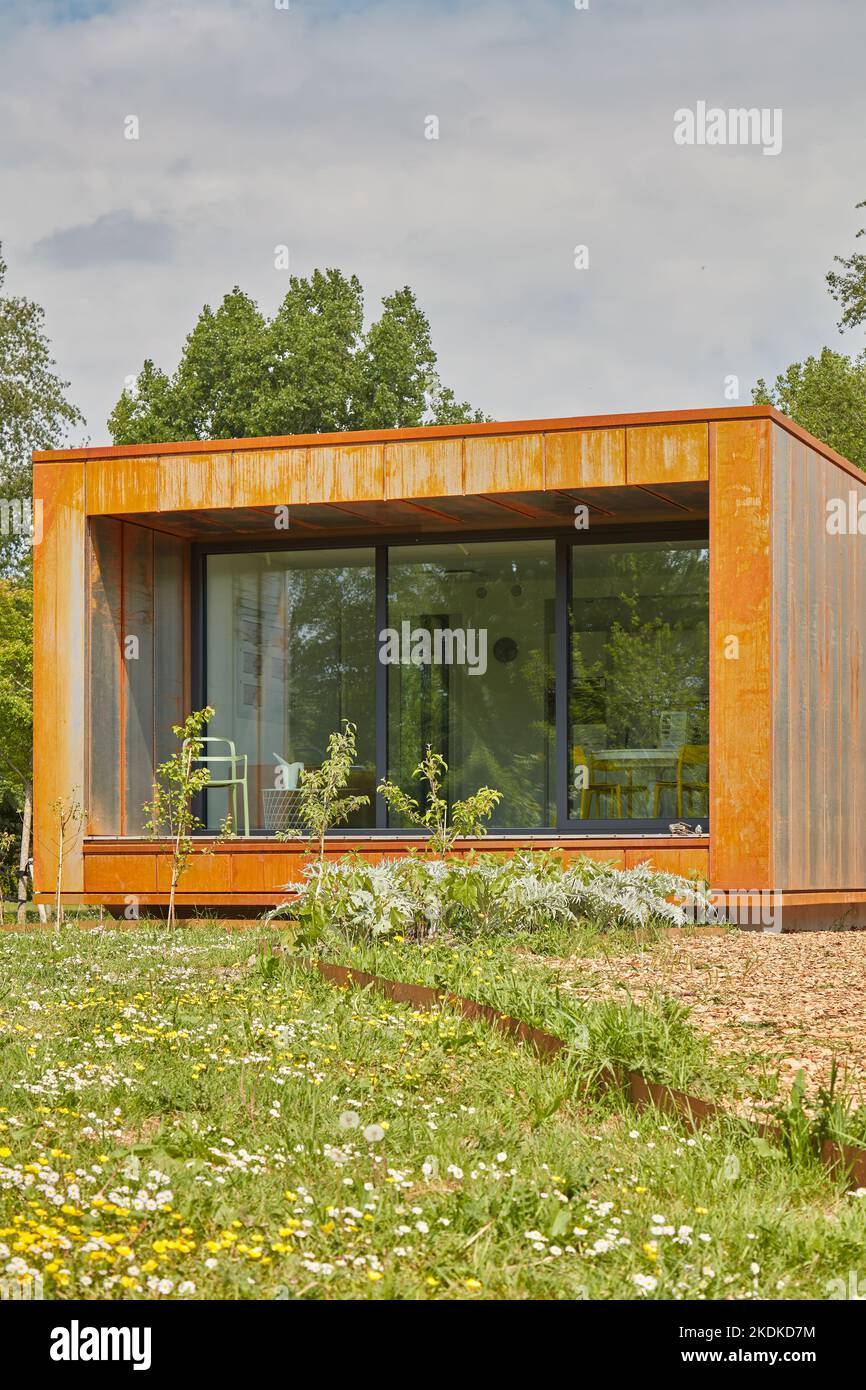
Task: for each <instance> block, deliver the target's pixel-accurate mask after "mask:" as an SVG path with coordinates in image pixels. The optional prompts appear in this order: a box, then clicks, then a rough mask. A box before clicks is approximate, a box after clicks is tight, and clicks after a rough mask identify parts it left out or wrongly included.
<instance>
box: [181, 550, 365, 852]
mask: <svg viewBox="0 0 866 1390" xmlns="http://www.w3.org/2000/svg"><path fill="white" fill-rule="evenodd" d="M206 611H207V621H206V626H207V642H206V668H207V703H208V704H210V705H212V706H213V708H214V709H215V710H216V718H215V719H214V720H213V721H212V723H211V725H210V727H209V729H208V734H209V735H211V736H217V737H220V738H223V739H228V740H231V742H232V743H233V744H234V746H235V750H236V752H237V754H238V756H239V757H242V756H243V754H246V755H247V769H246V776H247V778H248V792H249V802H250V816H251V820H252V822H253V826H254V827H255V828H258V829H261V828H264V829H266V830H268V831H277V830H283V829H290V828H293V827H294V826H296V825H297V810H298V807H297V795H296V788H297V780H298V775H299V772H300V770H301V768H302V767H305V768H315V767H319V766H320V765H321V762H322V759H323V758H324V756H325V752H326V748H327V742H328V735H329V734H330V733H331V732H332V731H333V730H335V729H339V728H340V721H341V720H342V719H350V720H352V721H353V722H354V723H355V724H357V726H358V736H357V747H358V753H357V762H356V766H355V768H354V769H353V772H352V778H351V783H350V788H349V790H350V791H351V792H357V793H366V795H367V796H369V798H370V805H369V806H368V807H365V808H363V809H362V810H361V811H359V812H356V813H355V815H354V816H353V817H352V819H351V821H350V822H349V824H350V826H351V825H354V826H356V827H360V826H369V825H373V824H375V801H374V796H375V783H376V767H375V762H376V759H375V744H376V732H375V660H376V646H375V629H376V623H375V611H376V610H375V568H374V552H373V551H372V550H370V549H364V550H360V549H359V550H350V549H347V550H342V551H334V550H307V551H274V552H271V553H267V554H243V555H210V556H208V559H207V605H206ZM220 751H221V752H224V751H225V750H224V749H221V750H220ZM224 771H225V768H224V767H223V768H222V769H220V770H219V771H216V770H215V771H214V772H213V774H212V775H213V776H214V777H216V776H218V775H220V773H221V772H224ZM238 772H239V775H242V769H239V770H238ZM293 791H294V792H295V795H293V794H292V793H293ZM226 805H227V800H226V794H225V793H223V792H219V791H211V792H209V793H208V795H207V821H208V825H209V827H210V828H213V829H216V828H218V826H219V823H220V821H221V820H222V818H223V816H224V815H225V813H226ZM240 828H241V829H242V827H240Z"/></svg>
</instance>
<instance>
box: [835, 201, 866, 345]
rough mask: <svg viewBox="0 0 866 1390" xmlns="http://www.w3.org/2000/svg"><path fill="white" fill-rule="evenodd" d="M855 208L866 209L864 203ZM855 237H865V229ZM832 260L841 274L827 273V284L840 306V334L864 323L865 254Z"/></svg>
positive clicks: (865, 312) (865, 289)
mask: <svg viewBox="0 0 866 1390" xmlns="http://www.w3.org/2000/svg"><path fill="white" fill-rule="evenodd" d="M857 207H858V209H859V208H866V202H863V203H858V204H857ZM857 236H858V237H861V236H866V227H861V228H860V230H859V232H858V233H857ZM833 259H834V261H836V262H837V264H839V265H841V266H842V274H840V273H839V272H838V271H836V270H831V271H829V272H828V274H827V284H828V285H829V287H830V293H831V294H832V296H833V298H834V299H835V300H836V303H837V304H841V305H842V317H841V319H840V320H839V331H840V332H841V331H842V329H843V328H857V327H858V326H859V325H860V324H861V323H864V322H866V252H863V251H855V252H854V254H853V255H852V256H834V257H833Z"/></svg>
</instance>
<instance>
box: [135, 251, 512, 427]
mask: <svg viewBox="0 0 866 1390" xmlns="http://www.w3.org/2000/svg"><path fill="white" fill-rule="evenodd" d="M436 364H437V359H436V352H435V350H434V348H433V342H432V337H431V332H430V324H429V321H428V319H427V316H426V315H425V314H424V312H423V311H422V310H421V309H420V308H419V306H418V304H417V303H416V300H415V296H414V294H413V293H412V291H411V290H410V289H409V288H408V286H407V287H404V288H403V289H400V290H397V291H396V292H395V293H394V294H391V295H386V296H385V298H384V299H383V301H382V312H381V315H380V317H379V318H378V319H377V320H376V321H375V322H374V323H372V324H371V325H370V327H369V328H368V329H367V330H366V331H365V329H364V293H363V289H362V287H361V283H360V281H359V280H358V278H357V276H354V275H352V276H348V277H347V276H345V275H343V273H342V272H341V271H339V270H325V271H320V270H315V271H313V274H312V276H310V278H309V279H302V278H299V277H298V276H292V278H291V280H290V282H289V289H288V291H287V293H286V295H285V298H284V299H283V301H282V303H281V304H280V306H279V308H278V309H277V311H276V313H275V314H274V316H273V318H271V319H268V318H266V317H265V316H264V315H263V314H262V313H261V311H260V309H259V308H258V306H257V305H256V303H255V302H254V301H253V300H252V299H251V298H250V297H249V295H247V294H245V293H244V292H243V291H242V290H241V289H239V288H238V287H237V286H235V288H234V289H233V290H232V291H231V293H230V294H227V295H226V296H225V297H224V299H223V301H222V303H221V304H220V306H219V307H218V309H217V310H216V311H214V310H213V309H211V307H210V305H207V304H206V305H205V306H204V308H203V309H202V311H201V313H200V315H199V317H198V321H197V323H196V325H195V327H194V329H193V330H192V332H191V333H190V334H189V336H188V337H187V339H186V343H185V345H184V348H183V352H182V354H181V358H180V362H179V364H178V367H177V370H176V371H175V372H174V374H173V375H172V376H169V375H167V374H166V373H165V372H164V371H162V370H161V369H160V368H159V367H157V366H155V365H154V363H153V361H151V360H150V359H148V360H146V361H145V363H144V365H143V367H142V369H141V372H140V373H139V376H138V379H137V381H136V385H135V389H134V390H132V391H130V390H124V391H123V393H122V394H121V396H120V399H119V400H118V402H117V404H116V406H115V407H114V410H113V411H112V413H111V415H110V417H109V421H108V427H109V430H110V431H111V437H112V439H113V440H114V442H115V443H116V444H138V443H147V442H154V443H159V442H162V441H165V440H170V439H205V438H211V439H220V438H222V439H230V438H245V437H250V436H256V435H272V434H316V433H320V432H322V431H331V430H347V429H390V428H398V427H410V426H415V425H421V424H425V423H429V424H458V423H461V422H463V421H469V420H481V419H484V418H485V417H484V416H482V415H481V414H480V413H479V412H478V411H473V410H472V408H471V406H470V405H469V404H468V403H467V402H465V401H463V402H461V401H458V400H457V397H456V396H455V394H454V392H453V391H452V390H451V389H450V388H449V387H446V386H443V385H442V382H441V381H440V380H439V375H438V372H437V366H436Z"/></svg>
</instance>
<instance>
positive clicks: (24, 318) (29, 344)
mask: <svg viewBox="0 0 866 1390" xmlns="http://www.w3.org/2000/svg"><path fill="white" fill-rule="evenodd" d="M5 280H6V262H5V261H4V259H3V255H2V248H0V500H2V501H3V502H4V503H7V504H8V503H10V502H19V503H21V502H23V501H24V500H25V499H28V498H29V497H30V493H31V486H32V483H31V479H32V473H31V458H30V454H31V450H33V449H50V448H54V447H56V446H57V445H59V444H62V443H63V442H64V441H65V439H66V436H67V434H68V431H69V430H70V429H71V428H72V427H73V426H74V425H79V424H84V419H83V417H82V415H81V414H80V412H79V411H78V410H77V409H76V408H75V406H73V405H71V404H70V403H69V401H68V400H67V399H66V389H67V386H68V384H69V383H68V382H65V381H61V379H60V378H59V377H58V376H57V374H56V372H55V371H54V360H53V358H52V356H51V347H50V344H49V342H48V339H47V337H46V335H45V328H44V323H45V315H44V312H43V310H42V309H41V308H40V306H39V305H38V304H35V303H34V302H33V300H32V299H25V298H24V297H22V296H20V295H7V294H3V293H2V289H3V285H4V283H5ZM7 516H8V509H7V511H5V512H4V521H5V519H6V517H7ZM7 529H11V528H7ZM30 562H31V551H30V546H29V544H28V542H27V540H26V539H24V538H22V536H20V535H18V536H16V535H4V534H2V533H0V798H2V801H3V803H4V806H5V807H9V806H10V804H11V807H12V808H13V811H14V813H16V814H19V815H20V816H21V852H20V856H19V867H18V920H19V922H21V921H23V920H24V912H25V904H26V900H27V880H26V870H27V866H28V864H29V862H30V827H31V820H32V798H33V785H32V661H31V629H32V613H33V607H32V601H31V596H30V592H29V574H30ZM3 577H5V578H3Z"/></svg>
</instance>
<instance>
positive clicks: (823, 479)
mask: <svg viewBox="0 0 866 1390" xmlns="http://www.w3.org/2000/svg"><path fill="white" fill-rule="evenodd" d="M773 431H774V435H775V441H774V470H775V471H774V490H775V495H776V497H777V500H778V504H779V505H778V506H777V509H776V512H775V516H774V574H775V576H776V608H777V610H778V612H779V614H780V615H782V614H785V615H786V616H785V620H784V622H782V621H781V617H780V621H779V623H778V626H777V640H778V651H777V657H776V660H777V671H778V677H777V680H776V684H775V699H776V709H775V713H774V729H775V730H776V741H775V747H774V842H775V847H776V858H777V869H778V872H777V874H776V882H775V885H774V886H775V887H776V888H778V889H779V890H780V891H796V890H801V891H803V890H807V891H809V890H811V891H813V892H814V891H816V890H820V889H825V890H827V892H832V891H837V892H845V891H852V892H856V891H859V890H862V889H863V888H864V887H866V852H864V837H863V835H862V833H861V831H860V825H859V811H860V807H861V806H862V800H863V786H864V784H866V726H864V718H863V711H862V705H861V698H860V692H861V686H862V682H863V679H864V673H866V666H864V649H863V642H862V636H861V634H862V632H863V630H864V628H866V605H864V597H863V596H864V585H863V581H862V578H861V577H860V576H861V570H862V565H863V560H862V538H860V537H859V536H858V535H854V534H852V535H843V536H831V535H829V534H828V532H827V527H826V519H827V502H828V500H829V499H830V498H835V497H841V498H843V499H845V500H846V501H847V498H848V494H849V492H850V491H852V490H853V491H854V492H855V493H856V494H857V496H858V498H866V483H864V484H862V485H860V486H859V487H858V483H857V480H856V479H852V478H851V476H850V475H849V474H847V473H846V472H844V471H843V470H842V469H840V468H837V467H836V465H835V464H833V463H832V462H830V461H829V460H827V459H824V458H823V457H822V456H821V455H820V454H818V453H817V451H815V450H813V449H810V448H808V447H807V445H806V444H805V443H804V442H803V441H801V440H797V439H794V438H792V437H791V436H790V435H788V434H787V433H786V432H785V431H783V430H781V428H779V427H777V426H774V427H773ZM786 498H787V509H786V514H785V518H786V519H784V521H783V512H782V506H783V504H784V501H785V499H786Z"/></svg>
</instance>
